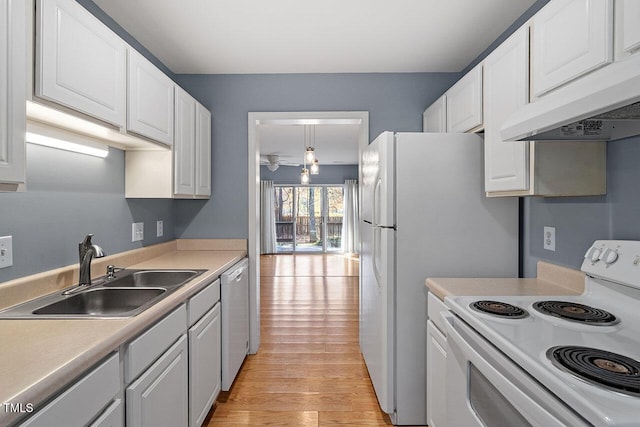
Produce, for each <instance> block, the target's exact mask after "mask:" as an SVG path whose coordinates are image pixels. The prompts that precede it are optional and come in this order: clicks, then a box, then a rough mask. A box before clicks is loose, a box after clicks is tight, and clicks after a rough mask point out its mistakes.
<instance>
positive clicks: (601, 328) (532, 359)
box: [445, 241, 640, 427]
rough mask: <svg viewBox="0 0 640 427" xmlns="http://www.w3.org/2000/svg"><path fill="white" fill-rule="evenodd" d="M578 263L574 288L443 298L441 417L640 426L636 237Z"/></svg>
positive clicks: (451, 421)
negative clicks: (579, 285) (581, 275)
mask: <svg viewBox="0 0 640 427" xmlns="http://www.w3.org/2000/svg"><path fill="white" fill-rule="evenodd" d="M582 271H583V272H585V273H586V274H587V277H586V279H585V292H584V293H583V294H582V295H579V296H572V297H558V296H553V297H549V296H547V297H544V296H543V297H541V296H531V297H492V298H491V299H490V301H488V300H486V301H484V302H483V301H480V300H481V298H479V297H447V298H445V303H446V305H447V306H448V307H449V308H450V309H451V310H452V313H450V314H445V317H446V319H447V344H448V346H449V349H450V352H448V353H447V370H446V377H447V378H446V380H447V395H446V399H447V411H446V412H447V422H448V425H450V426H458V425H460V426H462V425H464V426H469V427H473V426H540V427H542V426H544V427H549V426H572V427H574V426H575V427H579V426H596V427H605V426H606V427H613V426H615V427H622V426H624V427H629V426H638V425H640V312H638V306H639V303H640V242H639V241H596V242H595V243H594V244H593V246H592V247H591V248H590V249H589V251H588V252H587V254H586V255H585V260H584V262H583V264H582ZM485 311H488V312H485ZM496 312H498V313H503V312H506V313H508V315H507V316H505V315H504V314H499V315H496V314H495V313H496ZM450 354H451V355H452V357H449V355H450Z"/></svg>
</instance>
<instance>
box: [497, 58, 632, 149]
mask: <svg viewBox="0 0 640 427" xmlns="http://www.w3.org/2000/svg"><path fill="white" fill-rule="evenodd" d="M501 134H502V138H503V139H504V140H505V141H522V140H524V141H526V140H595V141H608V140H612V139H619V138H625V137H628V136H633V135H640V54H636V55H635V56H632V57H630V58H628V59H625V60H623V61H620V62H615V63H613V64H610V65H608V66H605V67H604V68H601V69H599V70H596V71H593V72H591V73H589V74H587V75H586V76H584V77H581V78H579V79H577V80H575V81H574V82H571V83H569V84H567V85H566V86H563V87H560V88H558V89H556V90H554V91H553V92H551V93H549V94H547V95H544V96H543V97H542V98H540V99H538V100H535V101H534V102H532V103H530V104H527V105H525V106H523V107H522V108H521V109H519V110H518V111H516V112H515V113H514V114H513V115H512V116H511V117H509V119H507V121H506V122H505V123H504V125H503V126H502V129H501Z"/></svg>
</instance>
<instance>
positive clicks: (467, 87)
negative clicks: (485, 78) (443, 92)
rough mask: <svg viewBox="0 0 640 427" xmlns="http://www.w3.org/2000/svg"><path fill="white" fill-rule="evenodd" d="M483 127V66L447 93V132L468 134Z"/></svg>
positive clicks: (465, 76) (471, 72)
mask: <svg viewBox="0 0 640 427" xmlns="http://www.w3.org/2000/svg"><path fill="white" fill-rule="evenodd" d="M478 126H482V64H480V65H478V66H477V67H475V68H474V69H473V70H471V71H469V73H467V74H466V75H464V76H463V77H462V78H461V79H460V80H459V81H458V82H457V83H456V84H455V85H453V86H452V87H451V89H449V90H448V91H447V132H467V131H469V130H471V129H473V128H477V127H478Z"/></svg>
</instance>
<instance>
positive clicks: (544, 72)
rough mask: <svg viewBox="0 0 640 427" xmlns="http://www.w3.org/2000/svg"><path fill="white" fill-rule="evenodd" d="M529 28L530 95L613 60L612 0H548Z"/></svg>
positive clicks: (547, 89) (559, 84) (543, 91)
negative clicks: (549, 0)
mask: <svg viewBox="0 0 640 427" xmlns="http://www.w3.org/2000/svg"><path fill="white" fill-rule="evenodd" d="M636 26H637V25H636ZM531 28H532V34H531V37H532V39H531V61H532V62H531V70H532V81H531V85H532V95H533V96H536V97H537V96H540V95H543V94H544V93H545V92H548V91H550V90H552V89H554V88H556V87H558V86H561V85H563V84H565V83H567V82H569V81H571V80H573V79H575V78H577V77H579V76H581V75H583V74H585V73H587V72H589V71H592V70H595V69H596V68H599V67H602V66H603V65H606V64H608V63H610V62H611V61H612V60H613V0H551V2H549V3H548V4H547V5H546V6H545V7H544V8H542V9H541V10H540V11H539V12H538V13H537V14H536V15H535V16H534V18H533V21H532V26H531Z"/></svg>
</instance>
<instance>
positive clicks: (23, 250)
mask: <svg viewBox="0 0 640 427" xmlns="http://www.w3.org/2000/svg"><path fill="white" fill-rule="evenodd" d="M109 151H110V152H109V156H108V157H107V158H105V159H101V158H98V157H91V156H86V155H83V154H76V153H71V152H67V151H62V150H56V149H54V148H48V147H41V146H37V145H31V144H27V183H28V184H27V191H26V192H22V193H0V218H2V220H1V221H0V236H5V235H12V236H13V267H8V268H3V269H0V282H4V281H6V280H10V279H13V278H16V277H21V276H26V275H29V274H33V273H37V272H40V271H45V270H50V269H52V268H57V267H62V266H65V265H69V264H73V263H76V262H78V243H79V242H80V241H81V240H82V239H83V237H84V236H85V234H89V233H93V234H94V235H95V237H94V239H93V241H94V242H95V243H97V244H99V245H100V246H102V248H103V249H104V250H105V251H106V252H107V254H113V253H116V252H122V251H126V250H129V249H134V248H137V247H141V246H142V244H144V245H147V244H153V243H158V242H160V241H166V240H171V239H173V238H174V234H173V229H174V224H173V221H174V220H173V206H172V202H171V201H170V200H125V198H124V152H123V151H120V150H116V149H113V148H111V149H110V150H109ZM157 220H162V221H164V236H163V237H162V238H156V237H155V235H156V221H157ZM132 222H144V223H145V239H144V241H143V242H142V243H141V242H135V243H132V242H131V223H132Z"/></svg>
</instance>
